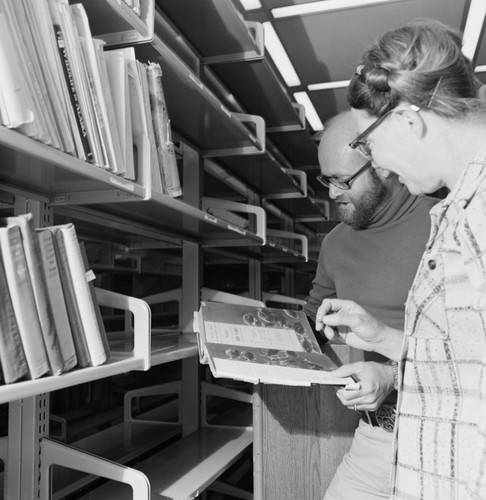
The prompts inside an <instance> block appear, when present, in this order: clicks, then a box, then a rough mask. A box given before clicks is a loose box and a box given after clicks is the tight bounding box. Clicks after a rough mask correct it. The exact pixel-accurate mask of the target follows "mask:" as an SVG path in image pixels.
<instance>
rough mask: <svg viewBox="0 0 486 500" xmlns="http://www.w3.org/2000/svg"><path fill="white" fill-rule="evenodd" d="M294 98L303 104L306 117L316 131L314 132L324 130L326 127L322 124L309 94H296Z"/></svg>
mask: <svg viewBox="0 0 486 500" xmlns="http://www.w3.org/2000/svg"><path fill="white" fill-rule="evenodd" d="M294 97H295V100H296V101H297V102H298V103H299V104H302V105H303V106H304V108H305V117H306V118H307V121H308V122H309V124H310V126H311V127H312V128H313V129H314V131H315V132H317V131H318V130H323V129H324V125H323V124H322V121H321V119H320V118H319V115H318V114H317V111H316V108H315V107H314V105H313V104H312V102H311V100H310V98H309V95H308V94H307V92H294Z"/></svg>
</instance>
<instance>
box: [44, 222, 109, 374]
mask: <svg viewBox="0 0 486 500" xmlns="http://www.w3.org/2000/svg"><path fill="white" fill-rule="evenodd" d="M53 227H54V228H56V231H55V237H56V240H57V243H58V246H59V247H61V246H64V249H65V253H66V257H67V265H68V270H69V274H70V276H71V279H72V285H73V289H74V293H75V296H76V304H77V305H78V307H79V313H80V316H81V324H82V325H83V331H84V336H85V338H86V344H87V346H88V351H89V355H90V365H91V366H98V365H101V364H103V363H105V361H106V360H107V352H106V350H105V345H104V343H103V339H102V337H101V332H100V329H99V326H98V320H97V318H96V307H95V303H94V301H93V297H92V295H91V292H90V290H89V285H88V281H87V278H86V272H85V268H84V262H83V257H82V255H81V250H80V248H79V242H78V238H77V235H76V229H75V227H74V225H73V224H71V223H69V224H63V225H60V226H53Z"/></svg>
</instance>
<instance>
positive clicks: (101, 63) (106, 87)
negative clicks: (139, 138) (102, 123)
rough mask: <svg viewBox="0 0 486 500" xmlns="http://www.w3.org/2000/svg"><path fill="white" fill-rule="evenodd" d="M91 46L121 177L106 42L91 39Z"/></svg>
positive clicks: (122, 168) (121, 166)
mask: <svg viewBox="0 0 486 500" xmlns="http://www.w3.org/2000/svg"><path fill="white" fill-rule="evenodd" d="M93 45H94V49H95V55H96V58H97V62H98V67H99V70H100V79H101V84H102V91H103V96H104V100H105V106H106V116H107V120H108V127H109V128H110V131H111V138H112V141H113V148H114V152H115V157H116V158H115V160H116V167H117V171H116V173H117V174H119V175H123V174H124V173H125V171H126V167H125V159H124V155H123V152H122V142H121V138H120V131H119V130H118V125H117V120H116V116H115V105H114V103H113V95H112V94H111V87H110V80H109V77H108V69H107V67H106V58H105V50H104V47H105V45H106V42H105V41H103V40H100V39H98V38H93Z"/></svg>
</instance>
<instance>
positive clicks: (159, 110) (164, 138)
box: [147, 62, 182, 198]
mask: <svg viewBox="0 0 486 500" xmlns="http://www.w3.org/2000/svg"><path fill="white" fill-rule="evenodd" d="M147 77H148V83H149V93H150V108H151V110H152V121H153V126H154V133H155V141H156V146H157V155H158V160H159V168H160V171H161V176H162V187H163V190H164V191H163V192H164V193H165V194H168V195H169V196H171V197H174V198H175V197H178V196H181V195H182V189H181V183H180V178H179V170H178V168H177V161H176V157H175V151H174V144H173V142H172V131H171V128H170V120H169V114H168V112H167V106H166V102H165V96H164V89H163V81H162V68H161V67H160V64H158V63H154V62H151V63H149V64H148V65H147Z"/></svg>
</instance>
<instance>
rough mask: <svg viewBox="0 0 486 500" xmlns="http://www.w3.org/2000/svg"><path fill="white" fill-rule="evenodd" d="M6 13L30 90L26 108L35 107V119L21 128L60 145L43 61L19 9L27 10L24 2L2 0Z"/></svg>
mask: <svg viewBox="0 0 486 500" xmlns="http://www.w3.org/2000/svg"><path fill="white" fill-rule="evenodd" d="M0 5H1V9H2V12H3V13H4V14H5V16H6V17H5V18H6V20H7V22H8V24H9V26H10V30H9V31H10V35H11V36H12V42H13V44H14V45H15V47H17V51H16V52H14V53H13V54H11V56H14V57H15V56H17V58H18V59H17V61H16V62H17V64H18V66H19V69H20V71H21V73H22V77H23V80H24V84H25V88H26V92H25V94H24V97H25V99H26V102H25V106H26V109H28V110H32V113H33V117H34V119H33V120H32V121H30V122H28V123H26V124H25V125H22V126H20V127H19V128H18V130H19V131H20V132H21V133H23V134H25V135H27V136H30V137H32V138H34V139H36V140H38V141H40V142H43V143H45V144H49V145H52V146H54V147H59V145H60V142H59V141H60V139H59V136H58V132H57V131H56V130H55V125H54V116H53V113H52V110H51V109H50V108H49V104H48V102H47V90H46V88H45V85H44V83H45V82H43V81H42V78H41V74H40V66H39V61H38V60H37V58H36V54H35V50H34V44H33V42H32V39H31V35H30V32H29V28H28V25H27V22H26V17H25V15H24V14H23V13H22V12H19V9H23V6H22V5H21V3H20V2H15V1H14V0H1V2H0Z"/></svg>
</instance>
